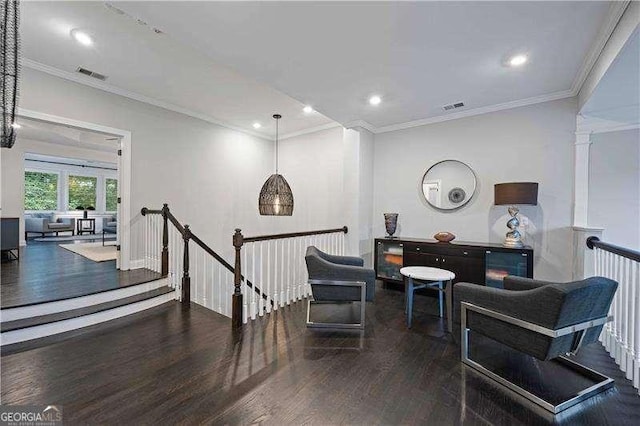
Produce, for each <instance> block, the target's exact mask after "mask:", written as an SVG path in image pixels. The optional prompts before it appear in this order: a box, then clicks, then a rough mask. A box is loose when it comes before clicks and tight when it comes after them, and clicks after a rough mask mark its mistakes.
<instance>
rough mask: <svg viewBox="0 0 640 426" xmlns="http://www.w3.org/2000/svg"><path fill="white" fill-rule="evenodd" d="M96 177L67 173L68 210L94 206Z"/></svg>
mask: <svg viewBox="0 0 640 426" xmlns="http://www.w3.org/2000/svg"><path fill="white" fill-rule="evenodd" d="M97 186H98V178H95V177H91V176H74V175H69V205H68V210H75V209H76V208H78V207H83V208H85V209H86V208H87V207H93V208H95V207H96V187H97Z"/></svg>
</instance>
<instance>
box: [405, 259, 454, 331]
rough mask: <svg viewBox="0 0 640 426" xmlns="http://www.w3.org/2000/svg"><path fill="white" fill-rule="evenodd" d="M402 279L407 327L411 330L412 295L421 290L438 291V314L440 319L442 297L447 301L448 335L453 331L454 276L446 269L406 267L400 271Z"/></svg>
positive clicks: (441, 314) (442, 311)
mask: <svg viewBox="0 0 640 426" xmlns="http://www.w3.org/2000/svg"><path fill="white" fill-rule="evenodd" d="M400 273H401V274H402V276H403V277H404V288H405V313H406V315H407V327H409V328H411V320H412V317H413V294H414V293H415V291H416V290H420V289H422V288H431V289H434V290H438V292H439V293H440V294H439V298H438V302H439V303H438V305H439V310H440V312H439V314H440V317H441V318H442V316H443V313H444V310H443V307H442V302H443V300H442V299H443V296H444V297H446V299H447V328H448V330H449V333H451V330H452V329H453V315H452V314H453V306H451V305H452V293H453V279H454V278H455V277H456V275H455V274H454V273H453V272H451V271H447V270H446V269H440V268H432V267H429V266H406V267H404V268H402V269H400ZM416 282H418V284H416Z"/></svg>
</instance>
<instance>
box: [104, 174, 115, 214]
mask: <svg viewBox="0 0 640 426" xmlns="http://www.w3.org/2000/svg"><path fill="white" fill-rule="evenodd" d="M105 193H106V201H107V203H106V204H107V205H106V209H107V211H108V212H115V211H116V210H118V179H109V178H107V179H105Z"/></svg>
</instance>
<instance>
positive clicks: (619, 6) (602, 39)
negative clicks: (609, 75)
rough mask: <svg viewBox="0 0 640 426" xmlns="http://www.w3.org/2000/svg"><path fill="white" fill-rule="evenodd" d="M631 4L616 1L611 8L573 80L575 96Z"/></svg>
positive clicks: (572, 88) (572, 86) (572, 89)
mask: <svg viewBox="0 0 640 426" xmlns="http://www.w3.org/2000/svg"><path fill="white" fill-rule="evenodd" d="M629 3H631V1H628V0H627V1H614V2H612V3H611V5H610V6H609V12H608V14H607V18H606V20H605V22H604V24H603V25H602V27H601V28H600V31H599V32H598V36H597V37H596V41H595V43H593V44H592V45H591V48H590V49H589V52H588V53H587V55H586V56H585V58H584V61H583V62H582V66H581V67H580V70H578V73H577V74H576V76H575V78H574V80H573V84H572V85H571V91H572V92H573V93H574V94H575V95H577V94H578V92H580V89H582V85H583V84H584V82H585V80H586V79H587V77H588V76H589V73H590V72H591V69H592V68H593V66H594V65H595V63H596V61H597V60H598V58H599V57H600V54H601V53H602V50H603V49H604V47H605V45H606V44H607V42H608V41H609V38H611V34H613V31H614V30H615V29H616V26H617V25H618V22H619V21H620V18H622V15H623V14H624V12H625V10H626V9H627V7H628V6H629Z"/></svg>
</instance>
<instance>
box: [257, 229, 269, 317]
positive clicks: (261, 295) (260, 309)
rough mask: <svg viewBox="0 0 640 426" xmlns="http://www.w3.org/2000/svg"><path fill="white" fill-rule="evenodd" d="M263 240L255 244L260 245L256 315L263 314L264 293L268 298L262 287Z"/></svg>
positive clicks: (263, 283)
mask: <svg viewBox="0 0 640 426" xmlns="http://www.w3.org/2000/svg"><path fill="white" fill-rule="evenodd" d="M263 243H264V241H259V242H258V243H257V244H259V245H260V254H259V259H260V263H259V267H258V271H259V275H260V280H259V281H260V298H259V299H258V315H260V316H263V315H264V310H265V306H264V304H265V302H264V297H263V296H264V295H265V294H266V295H267V299H268V298H269V296H268V293H266V291H265V290H266V289H265V287H264V285H265V280H264V252H263V250H262V246H263Z"/></svg>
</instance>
